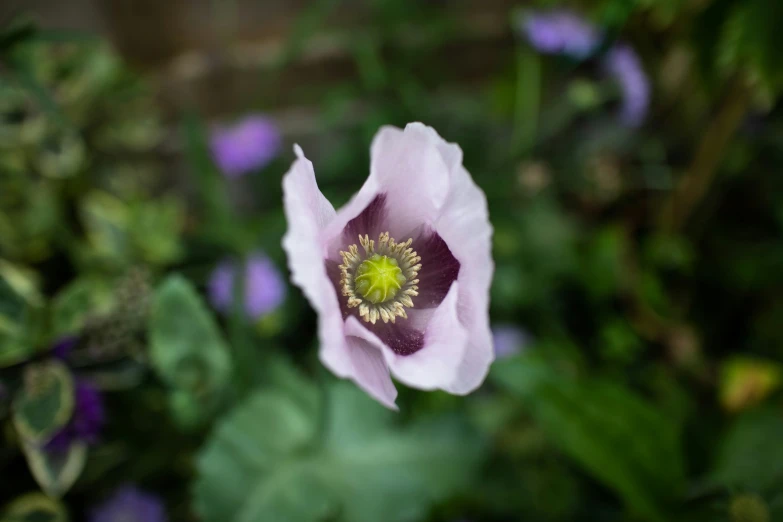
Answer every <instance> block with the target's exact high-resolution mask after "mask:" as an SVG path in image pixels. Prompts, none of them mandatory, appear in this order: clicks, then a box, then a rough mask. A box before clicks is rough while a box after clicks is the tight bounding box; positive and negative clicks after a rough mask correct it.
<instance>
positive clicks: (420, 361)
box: [345, 283, 468, 390]
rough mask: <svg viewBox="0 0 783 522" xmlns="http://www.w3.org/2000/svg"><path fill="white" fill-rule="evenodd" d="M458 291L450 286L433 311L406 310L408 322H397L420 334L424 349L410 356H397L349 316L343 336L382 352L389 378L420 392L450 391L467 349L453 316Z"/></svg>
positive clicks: (457, 321) (362, 324)
mask: <svg viewBox="0 0 783 522" xmlns="http://www.w3.org/2000/svg"><path fill="white" fill-rule="evenodd" d="M458 295H459V289H458V287H457V283H454V284H453V285H452V287H451V289H450V290H449V292H448V294H447V295H446V297H445V299H444V300H443V302H442V303H441V304H440V306H438V307H437V308H435V309H427V310H416V309H413V310H410V311H409V312H408V319H407V320H403V319H398V320H397V323H398V325H400V324H403V323H404V324H405V326H406V327H409V328H414V329H417V330H420V331H423V332H424V347H423V348H421V349H420V350H419V351H417V352H416V353H413V354H411V355H398V354H396V353H394V352H393V351H392V350H391V349H390V348H389V347H388V346H387V345H385V344H384V342H383V341H382V340H381V339H380V338H379V337H378V336H376V335H375V334H374V333H373V332H372V331H371V330H370V329H368V328H367V327H366V326H365V324H364V323H362V322H361V321H359V320H358V319H356V318H355V317H349V318H348V319H347V320H346V323H345V331H346V334H347V335H351V336H355V337H360V338H362V339H364V340H365V341H367V342H368V343H370V344H372V345H373V346H375V347H376V348H377V349H378V350H379V353H383V356H384V358H385V359H386V363H387V364H388V366H389V368H390V369H391V373H392V375H394V377H395V378H396V379H397V380H399V381H400V382H402V383H404V384H406V385H407V386H410V387H412V388H418V389H420V390H436V389H443V390H450V388H451V387H452V386H453V383H454V382H455V381H456V380H457V379H458V378H459V372H460V367H461V362H462V360H463V359H464V358H465V356H466V355H465V350H466V349H467V347H468V332H467V330H466V329H465V328H464V327H463V326H462V324H461V323H460V320H459V317H458V316H457V297H458Z"/></svg>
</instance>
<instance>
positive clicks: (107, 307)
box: [0, 0, 783, 522]
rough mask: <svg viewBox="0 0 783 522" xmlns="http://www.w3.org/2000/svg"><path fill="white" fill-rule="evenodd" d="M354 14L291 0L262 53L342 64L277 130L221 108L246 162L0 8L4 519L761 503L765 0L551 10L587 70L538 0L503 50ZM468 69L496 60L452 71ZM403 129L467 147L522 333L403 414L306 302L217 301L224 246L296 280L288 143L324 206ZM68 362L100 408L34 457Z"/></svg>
mask: <svg viewBox="0 0 783 522" xmlns="http://www.w3.org/2000/svg"><path fill="white" fill-rule="evenodd" d="M343 4H344V3H342V2H328V1H327V2H315V3H313V4H312V5H311V6H309V7H305V8H303V9H302V10H301V11H300V12H297V13H296V17H295V18H294V21H293V23H292V25H291V27H292V28H291V29H290V30H289V31H288V32H287V33H286V35H285V38H284V39H283V44H282V45H281V46H280V55H279V56H277V58H276V60H275V62H274V64H273V65H272V69H271V71H270V70H266V71H264V72H263V75H264V82H266V84H270V85H272V84H275V82H279V81H281V80H280V74H283V73H284V72H285V71H288V70H293V69H295V68H296V67H297V66H298V63H299V62H298V61H297V60H299V59H300V58H302V56H305V55H306V50H307V49H308V45H309V43H311V40H312V39H313V38H315V36H316V35H317V34H316V33H318V34H320V33H319V31H322V30H324V29H326V30H329V31H330V33H329V34H331V35H332V36H333V38H334V40H335V41H336V42H337V43H338V46H339V47H340V48H341V49H343V50H345V51H346V52H347V56H348V57H349V62H350V65H351V68H350V73H348V74H346V75H344V76H338V79H337V80H333V81H330V82H324V83H323V84H321V83H319V82H318V81H317V79H314V81H313V82H307V81H304V82H299V83H298V84H297V85H296V86H295V87H292V88H291V96H293V97H295V98H296V97H298V98H299V99H301V100H303V103H309V104H310V105H311V106H312V107H314V108H315V110H314V112H313V113H314V114H315V116H314V117H312V118H310V119H307V120H306V121H305V123H304V124H300V125H299V126H290V125H289V126H288V127H286V125H285V124H284V123H285V121H289V120H286V119H285V118H284V117H283V116H282V115H281V113H279V112H275V111H276V109H278V107H277V104H278V101H277V100H276V99H273V98H271V97H266V96H263V95H262V94H263V93H261V94H259V96H258V97H257V99H256V100H255V102H254V103H253V104H251V105H249V106H247V107H242V108H241V111H239V112H238V113H237V114H233V113H232V114H223V115H222V116H223V117H222V118H221V119H223V120H226V119H227V118H229V116H240V115H241V113H249V112H251V111H256V112H257V111H259V110H261V111H265V112H267V113H269V114H272V115H273V116H274V118H273V119H276V120H277V121H278V123H279V126H280V129H281V132H282V134H283V142H284V146H283V147H282V149H281V150H280V152H279V155H278V156H277V157H276V158H275V159H274V160H272V161H271V162H268V163H267V164H265V165H263V166H262V167H259V168H258V169H256V171H254V172H251V173H249V174H247V175H245V176H242V177H230V176H225V175H224V173H221V171H220V169H219V167H218V165H217V164H216V161H215V158H214V157H213V155H212V154H211V151H210V148H209V140H210V134H211V132H213V124H214V123H215V122H213V121H210V120H211V119H212V118H208V117H205V113H206V111H202V110H201V108H200V107H199V106H198V104H195V105H187V104H185V105H186V106H180V107H177V108H176V109H172V107H171V106H170V105H167V104H164V103H162V102H161V94H160V92H159V90H160V89H162V87H161V86H160V83H159V82H157V81H156V78H155V77H154V76H152V75H149V74H147V75H145V74H144V73H143V72H140V71H139V70H137V69H135V68H134V67H132V66H130V65H128V64H127V63H125V61H124V60H123V58H121V56H120V55H119V54H118V53H117V52H116V51H114V50H112V49H111V48H110V46H109V45H108V44H107V43H106V42H104V41H102V40H101V39H99V38H97V37H92V36H87V35H82V34H79V35H76V34H65V33H61V32H55V31H49V30H45V29H40V28H38V27H36V26H35V25H31V24H28V23H26V22H24V20H23V19H16V20H15V21H14V22H12V23H9V24H7V26H6V27H4V28H3V30H2V32H1V33H0V75H1V76H0V422H2V424H3V430H2V432H1V435H2V438H1V439H0V442H2V444H0V505H4V507H3V511H2V517H3V518H1V519H0V520H2V521H3V522H6V521H8V522H10V521H32V520H46V521H64V520H68V519H69V518H70V520H85V519H87V517H88V516H89V514H90V513H92V512H93V509H94V508H95V506H97V505H98V504H100V503H101V502H103V501H104V500H105V499H107V498H110V496H111V494H112V492H113V491H114V490H115V489H116V488H117V487H120V486H121V485H123V484H126V483H131V482H132V483H135V484H137V485H139V487H141V488H143V489H144V490H145V491H147V492H150V493H153V494H155V495H157V496H158V497H159V498H160V499H161V502H163V504H164V505H165V509H166V511H167V513H168V517H169V519H170V520H183V521H188V520H203V521H205V522H212V521H214V522H256V521H259V522H260V521H267V520H268V521H272V520H274V521H281V520H285V521H302V522H312V521H347V522H368V521H381V522H383V521H389V522H396V521H444V522H446V521H452V520H454V521H456V520H476V521H516V520H520V521H522V520H524V521H556V520H569V521H570V520H573V521H640V522H658V521H683V522H699V521H705V522H706V521H710V522H715V521H727V522H729V521H731V522H767V521H774V520H783V488H782V487H781V484H783V403H782V402H781V398H783V396H781V393H780V391H779V382H780V378H781V361H782V360H783V327H781V324H783V270H781V267H783V177H781V176H780V173H779V172H778V170H779V168H780V165H781V161H782V160H783V156H781V151H783V147H782V145H783V134H782V131H783V120H781V115H780V109H779V107H778V104H777V99H778V94H779V93H780V91H781V88H783V76H782V75H781V74H782V73H781V71H783V61H782V60H783V58H781V56H782V55H781V53H780V49H781V47H783V32H781V31H780V29H779V27H778V26H779V22H780V20H781V17H782V16H783V11H781V10H782V9H783V4H780V3H779V2H775V1H773V0H700V1H687V2H686V1H680V0H661V1H653V0H639V1H636V2H625V1H620V0H603V1H596V2H579V3H571V4H569V5H568V6H567V7H569V8H571V9H575V10H576V11H575V12H578V13H580V16H583V17H584V18H585V19H586V20H589V21H590V23H593V24H595V26H596V27H598V28H600V30H601V33H602V35H603V38H602V44H601V46H599V48H597V49H596V50H595V51H594V53H593V54H591V55H590V56H588V57H586V58H585V59H583V60H577V59H574V58H573V57H568V56H562V55H546V54H541V53H539V52H538V51H537V50H536V49H535V48H534V47H533V46H531V45H530V44H529V43H528V42H527V40H526V39H525V37H524V34H523V31H522V29H521V22H520V20H522V19H523V17H524V16H526V15H529V14H530V12H531V11H530V10H531V9H535V8H538V9H549V8H553V7H554V8H563V7H566V6H564V5H563V4H562V3H561V2H542V3H539V4H537V5H524V6H523V5H519V6H511V7H510V8H509V9H508V10H507V13H506V16H505V17H504V23H505V24H507V25H504V26H503V27H501V29H500V31H501V33H502V42H503V45H502V46H501V47H499V48H497V49H494V50H493V51H492V54H490V51H489V50H488V49H487V48H485V47H481V43H480V42H479V43H476V42H472V40H471V36H470V35H471V34H473V33H472V32H471V30H474V29H476V27H478V26H479V19H478V18H476V19H469V20H468V22H467V23H466V22H465V20H464V19H462V18H460V17H459V16H457V15H456V14H455V13H456V12H457V11H456V10H452V7H451V6H450V5H449V4H448V3H445V2H437V1H424V0H420V1H414V0H406V1H384V0H376V1H374V2H370V3H368V5H367V6H365V10H364V11H362V16H363V18H362V19H361V20H362V24H361V30H356V29H351V30H341V29H340V27H338V26H334V27H332V26H331V25H330V23H331V22H330V20H332V19H333V17H334V16H335V13H340V9H344V8H345V5H343ZM349 7H350V6H349ZM466 40H467V43H465V42H466ZM617 41H623V42H625V43H626V44H627V45H630V46H632V47H633V48H634V49H635V50H636V52H637V53H638V54H639V56H640V57H641V64H642V67H643V71H644V75H645V77H646V81H647V82H648V83H649V86H650V89H651V92H652V99H651V103H650V107H649V111H648V112H647V114H646V117H645V119H644V121H643V123H642V124H641V125H640V126H638V127H629V126H627V125H624V124H623V123H622V122H621V121H620V120H619V119H618V117H617V107H618V104H620V103H622V96H623V92H622V90H621V89H620V90H618V85H617V84H616V83H615V82H613V81H611V79H610V78H607V76H606V74H605V72H604V70H603V68H602V65H601V63H602V60H603V57H604V56H605V55H606V53H608V52H609V51H610V49H611V46H612V45H613V43H614V42H617ZM319 45H320V44H319ZM471 49H473V51H471ZM471 53H473V54H471ZM473 56H478V57H479V60H478V61H491V62H492V63H494V64H498V66H497V67H496V68H495V69H493V70H492V71H491V72H486V71H483V72H482V73H481V75H480V77H479V78H472V77H470V75H469V74H466V75H465V77H463V78H462V79H460V80H459V81H457V82H454V81H453V78H454V71H455V70H460V67H463V66H465V67H467V65H466V64H468V63H472V62H471V60H474V59H475V58H473ZM322 67H323V68H325V69H326V70H329V63H328V60H327V61H325V62H324V63H323V65H322ZM142 71H143V68H142ZM257 74H259V75H260V74H262V73H261V72H258V73H257ZM447 79H448V81H447ZM219 94H220V91H218V93H217V95H219ZM232 112H233V111H232ZM275 115H276V116H275ZM408 121H423V122H426V123H428V124H430V125H432V126H434V127H435V128H436V129H438V131H439V132H440V133H441V134H442V135H443V136H444V137H445V138H446V139H448V140H449V141H454V142H457V143H459V144H460V145H461V146H462V148H463V150H464V153H465V163H466V166H467V168H468V170H469V171H470V172H471V173H472V175H473V177H474V179H475V180H476V182H477V183H478V184H479V185H480V186H481V187H482V188H483V190H484V191H485V192H486V194H487V197H488V201H489V208H490V214H491V219H492V222H493V226H494V228H495V236H494V257H495V261H496V265H497V266H496V274H495V280H494V283H493V287H492V304H491V320H492V323H493V324H494V325H496V326H497V327H498V328H500V327H501V326H502V327H505V328H513V329H517V330H519V332H520V333H522V334H524V335H522V337H520V339H524V342H523V341H520V342H519V343H518V344H517V345H516V346H514V347H512V348H514V350H512V352H513V353H510V354H503V355H504V357H499V360H498V361H497V362H496V364H495V365H494V367H493V369H492V371H491V373H490V376H489V378H488V380H487V382H486V383H485V384H484V385H483V386H482V388H481V389H479V390H478V391H477V392H475V393H474V394H472V395H470V396H467V397H453V396H448V395H446V394H443V393H425V392H418V391H415V390H401V395H400V399H399V404H400V410H401V413H399V414H393V413H390V412H388V411H386V410H385V409H383V408H382V407H381V406H379V405H378V404H376V403H374V402H373V401H371V400H370V399H369V398H367V397H366V396H364V395H363V394H362V393H361V392H360V391H358V390H357V389H356V388H355V387H354V386H353V385H352V384H350V383H345V382H339V381H337V380H336V379H335V378H333V377H332V376H330V375H328V372H327V371H326V370H325V369H323V368H322V367H321V366H320V364H319V362H318V360H317V357H316V351H317V340H316V338H315V317H314V314H313V312H312V311H311V310H310V308H309V306H308V304H307V303H306V301H305V300H304V298H303V297H302V295H301V294H300V293H299V291H298V290H295V289H294V288H293V287H290V288H289V289H288V292H287V294H288V295H287V298H286V299H285V301H284V302H283V303H282V304H280V306H278V307H277V308H275V309H274V310H271V311H269V312H267V313H264V314H263V315H262V316H260V317H252V318H249V317H248V316H247V314H246V313H245V312H244V311H243V306H242V302H243V298H245V297H247V296H246V293H247V292H255V291H259V290H258V288H256V287H253V286H252V285H250V284H249V283H248V284H244V283H245V281H243V280H242V279H239V280H238V282H235V284H233V287H232V291H233V294H234V296H235V304H234V306H233V307H232V308H231V309H230V310H228V311H218V310H215V309H213V307H210V305H209V301H208V297H209V295H210V286H209V281H210V274H211V273H212V271H213V269H214V268H215V267H216V266H217V265H218V263H220V262H221V261H224V260H226V259H233V260H234V263H235V265H242V263H243V262H244V261H247V262H248V263H250V259H251V258H252V256H253V254H254V253H256V252H264V253H265V255H266V256H268V258H269V259H271V260H272V262H273V263H274V264H275V265H276V266H277V267H278V268H279V269H280V270H281V271H282V273H283V274H287V272H286V271H285V258H284V255H283V253H282V249H281V247H280V239H281V237H282V234H283V233H284V231H285V221H284V217H283V213H282V200H281V186H280V184H281V178H282V175H283V174H284V173H285V171H286V169H287V166H288V164H289V163H290V161H291V160H292V157H293V155H292V154H291V147H290V146H291V145H292V143H293V142H299V143H301V144H302V146H303V147H304V149H305V150H306V151H307V153H308V157H310V158H311V159H313V161H314V163H315V165H316V171H317V175H318V179H319V184H320V186H321V188H322V190H323V191H324V193H325V194H326V195H327V197H329V198H330V200H331V201H332V202H334V203H335V205H339V204H342V203H343V202H345V201H347V200H348V198H349V197H350V196H351V194H352V193H353V192H354V191H356V190H357V189H358V187H359V186H360V184H361V182H362V181H363V178H364V177H365V176H366V174H367V169H368V165H369V155H368V150H369V143H370V140H371V138H372V135H373V134H374V133H375V131H376V130H377V128H378V127H379V126H380V125H382V124H394V125H399V126H403V125H404V124H405V123H407V122H408ZM239 273H244V272H242V271H239ZM248 273H249V272H248ZM74 339H75V341H73V343H72V346H70V348H69V349H68V350H67V351H66V352H63V354H61V353H60V352H58V348H57V347H58V346H60V345H61V344H62V343H63V342H67V341H68V340H74ZM82 382H89V383H90V385H91V386H94V387H95V388H97V389H98V390H100V393H101V396H102V397H103V399H102V400H103V405H104V406H103V410H104V411H103V415H102V416H103V417H105V421H106V424H105V426H104V427H103V429H102V430H101V433H100V436H99V438H98V440H97V441H94V442H90V443H87V442H86V441H85V440H75V441H73V442H71V443H69V444H68V445H67V446H66V448H65V450H63V451H59V452H54V453H52V452H51V451H48V450H47V449H46V447H45V446H44V445H45V443H46V441H48V440H50V439H51V437H52V436H53V434H56V433H58V432H60V431H62V430H64V429H67V428H68V427H69V426H72V425H73V422H75V419H76V415H77V413H78V412H79V411H80V410H79V408H80V406H79V400H80V399H79V397H80V395H79V393H78V392H77V388H78V385H79V383H82ZM123 520H125V519H123ZM133 520H136V519H135V518H134V519H133Z"/></svg>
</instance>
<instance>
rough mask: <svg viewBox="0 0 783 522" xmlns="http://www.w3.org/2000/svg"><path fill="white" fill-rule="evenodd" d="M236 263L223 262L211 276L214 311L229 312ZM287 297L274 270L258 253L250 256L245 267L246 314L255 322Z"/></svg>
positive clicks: (267, 260)
mask: <svg viewBox="0 0 783 522" xmlns="http://www.w3.org/2000/svg"><path fill="white" fill-rule="evenodd" d="M235 273H236V263H235V262H234V261H223V262H222V263H220V264H219V265H218V266H217V268H215V270H214V271H213V272H212V276H211V277H210V280H209V297H210V301H211V302H212V306H214V307H215V308H216V309H217V310H220V311H221V312H229V311H230V310H231V305H232V303H233V301H234V299H233V296H234V274H235ZM285 296H286V286H285V282H284V281H283V277H282V276H281V274H280V271H279V270H278V269H277V267H276V266H275V265H274V264H273V263H272V261H270V260H269V258H267V257H266V255H264V254H263V253H261V252H257V253H255V254H253V255H251V256H250V258H249V259H248V260H247V265H246V267H245V313H246V314H247V315H248V317H250V318H252V319H258V318H260V317H261V316H263V315H266V314H268V313H269V312H272V311H273V310H275V309H276V308H277V307H278V306H280V304H281V303H282V302H283V300H284V299H285Z"/></svg>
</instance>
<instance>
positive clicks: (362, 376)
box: [346, 316, 397, 410]
mask: <svg viewBox="0 0 783 522" xmlns="http://www.w3.org/2000/svg"><path fill="white" fill-rule="evenodd" d="M351 319H353V320H356V318H355V317H353V316H351V317H349V318H348V320H349V321H350V320H351ZM346 342H347V343H348V352H349V354H350V357H351V360H352V361H353V371H352V372H351V373H352V375H351V379H352V380H353V381H354V382H355V383H356V384H358V385H359V387H360V388H362V389H363V390H364V391H366V392H367V393H368V394H369V395H370V396H371V397H372V398H373V399H375V400H377V401H378V402H380V403H381V404H383V405H384V406H386V407H387V408H390V409H392V410H397V405H396V404H395V403H394V401H395V399H396V398H397V389H396V388H395V387H394V383H393V382H392V380H391V376H390V375H389V368H388V366H387V365H386V361H385V360H384V358H383V355H382V353H381V351H380V350H379V349H378V348H377V347H376V346H374V345H373V344H371V343H369V342H367V341H366V340H364V339H361V338H359V337H353V336H348V337H346Z"/></svg>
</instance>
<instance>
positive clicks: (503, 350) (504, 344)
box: [492, 324, 531, 359]
mask: <svg viewBox="0 0 783 522" xmlns="http://www.w3.org/2000/svg"><path fill="white" fill-rule="evenodd" d="M492 341H493V342H494V343H495V358H497V359H503V358H505V357H511V356H512V355H516V354H518V353H519V352H521V351H522V350H524V349H525V348H526V347H527V346H528V345H529V344H530V341H531V339H530V335H529V334H528V333H527V332H525V331H524V330H522V329H521V328H519V327H517V326H514V325H511V324H500V325H495V326H493V327H492Z"/></svg>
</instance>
